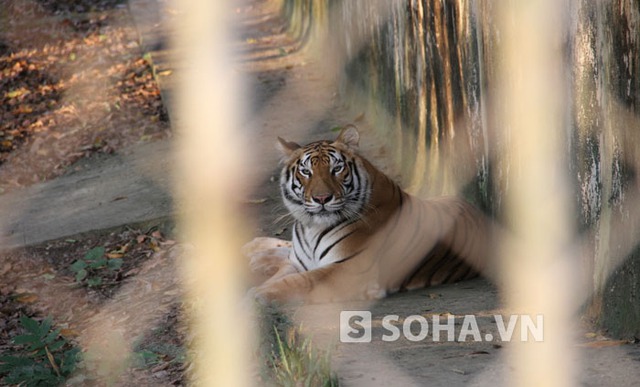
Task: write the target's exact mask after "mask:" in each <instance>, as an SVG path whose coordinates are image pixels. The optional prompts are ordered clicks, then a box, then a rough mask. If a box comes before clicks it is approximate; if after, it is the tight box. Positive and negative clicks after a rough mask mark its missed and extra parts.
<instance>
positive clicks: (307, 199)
mask: <svg viewBox="0 0 640 387" xmlns="http://www.w3.org/2000/svg"><path fill="white" fill-rule="evenodd" d="M279 140H280V146H281V149H282V151H283V153H285V156H286V157H287V158H288V160H287V161H286V162H285V166H284V168H283V169H282V173H281V175H280V188H281V191H282V196H283V200H284V203H285V205H286V206H287V208H288V209H289V211H290V212H291V214H292V215H293V216H294V217H295V218H296V219H297V220H298V221H300V222H302V223H304V224H307V225H334V224H337V223H339V222H341V221H343V220H345V219H353V218H357V217H358V216H359V214H360V213H361V211H362V208H363V206H364V204H365V203H366V199H367V197H368V193H367V192H366V191H367V186H368V184H367V175H366V171H365V169H364V168H363V167H362V165H361V161H360V159H359V158H358V156H357V155H356V154H355V153H354V148H355V147H357V143H358V134H357V130H356V129H355V127H353V126H350V127H347V128H345V129H343V131H342V133H341V134H340V136H338V139H337V140H336V141H334V142H330V141H318V142H314V143H311V144H308V145H306V146H304V147H301V146H299V145H297V144H295V143H291V142H287V141H285V140H282V139H279Z"/></svg>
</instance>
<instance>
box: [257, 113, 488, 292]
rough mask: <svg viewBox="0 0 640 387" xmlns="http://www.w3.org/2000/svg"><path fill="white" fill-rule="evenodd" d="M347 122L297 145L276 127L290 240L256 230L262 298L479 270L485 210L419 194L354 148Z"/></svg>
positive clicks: (420, 282) (413, 282)
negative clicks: (326, 136) (325, 136)
mask: <svg viewBox="0 0 640 387" xmlns="http://www.w3.org/2000/svg"><path fill="white" fill-rule="evenodd" d="M359 140H360V134H359V131H358V129H357V128H356V127H355V126H354V125H351V124H349V125H347V126H345V127H344V128H343V129H342V130H341V132H340V134H339V135H338V137H337V138H336V139H335V140H334V141H330V140H323V141H316V142H312V143H310V144H308V145H305V146H300V145H298V144H297V143H295V142H289V141H287V140H284V139H282V138H280V137H278V144H277V145H278V148H279V149H280V151H281V153H282V162H283V164H284V165H283V167H282V171H281V173H280V181H279V183H280V191H281V196H282V200H283V202H284V205H285V206H286V208H287V209H288V211H289V213H290V214H291V216H292V217H293V219H294V223H293V225H292V229H291V233H292V240H291V242H288V241H284V240H279V239H275V238H256V239H255V240H254V241H253V242H251V243H249V244H248V245H247V246H245V254H247V255H249V256H250V258H251V268H252V269H253V270H254V271H257V272H261V273H262V274H264V275H265V277H267V278H268V279H266V281H264V283H262V284H261V285H259V286H257V287H255V288H253V289H252V290H251V293H252V295H253V297H255V298H257V299H258V300H259V301H261V302H267V303H270V302H293V301H301V302H309V303H317V302H336V301H346V300H362V299H365V300H366V299H369V300H371V299H379V298H382V297H385V296H387V295H389V294H392V293H396V292H401V291H407V290H412V289H417V288H423V287H428V286H434V285H439V284H446V283H452V282H456V281H460V280H466V279H471V278H473V277H476V276H477V275H478V274H479V272H480V271H482V270H483V268H484V267H485V265H486V256H487V254H488V247H489V246H488V244H489V240H490V237H489V236H488V235H486V232H487V231H488V230H489V227H488V225H487V221H486V219H485V216H484V215H483V214H482V213H481V212H480V211H479V210H478V209H477V208H475V207H474V206H472V205H471V204H469V203H467V202H466V201H464V200H462V199H460V198H458V197H436V198H430V199H426V200H423V199H419V198H417V197H415V196H412V195H410V194H408V193H406V192H405V191H403V190H402V189H401V188H400V186H399V185H398V184H397V183H395V182H394V181H393V180H392V179H391V178H389V177H388V176H386V175H385V174H384V173H382V172H381V171H380V170H379V169H378V168H376V167H375V166H374V165H373V164H372V163H371V162H369V161H368V160H367V159H366V158H364V157H363V156H361V155H360V154H359V153H358V145H359Z"/></svg>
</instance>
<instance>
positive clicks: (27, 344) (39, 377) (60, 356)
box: [0, 316, 80, 387]
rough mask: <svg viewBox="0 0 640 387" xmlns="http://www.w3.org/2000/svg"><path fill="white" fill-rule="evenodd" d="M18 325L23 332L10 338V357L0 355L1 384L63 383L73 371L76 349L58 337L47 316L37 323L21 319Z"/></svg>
mask: <svg viewBox="0 0 640 387" xmlns="http://www.w3.org/2000/svg"><path fill="white" fill-rule="evenodd" d="M20 323H21V325H22V327H23V328H24V330H25V331H26V333H25V334H22V335H18V336H16V337H15V338H14V339H13V343H14V344H16V346H17V348H16V350H15V351H14V354H13V355H2V356H0V377H1V378H2V379H1V381H2V384H3V385H4V384H11V385H13V384H15V385H20V386H34V387H35V386H56V385H59V384H61V383H62V382H64V381H65V380H66V378H67V377H68V376H69V375H70V374H71V373H72V372H73V371H74V370H75V368H76V365H77V362H78V360H79V353H80V350H79V349H78V348H76V347H73V346H72V345H71V343H69V342H68V341H67V340H66V339H65V338H64V337H62V336H60V329H53V327H52V326H53V322H52V320H51V317H47V318H45V319H44V320H42V322H41V323H38V322H37V321H36V320H34V319H32V318H30V317H27V316H21V317H20Z"/></svg>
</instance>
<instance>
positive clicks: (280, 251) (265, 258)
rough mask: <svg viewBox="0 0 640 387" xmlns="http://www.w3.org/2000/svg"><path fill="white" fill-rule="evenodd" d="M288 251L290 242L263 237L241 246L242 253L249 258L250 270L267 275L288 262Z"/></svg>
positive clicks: (269, 275) (275, 271) (270, 274)
mask: <svg viewBox="0 0 640 387" xmlns="http://www.w3.org/2000/svg"><path fill="white" fill-rule="evenodd" d="M290 251H291V242H289V241H285V240H282V239H276V238H265V237H260V238H255V239H253V240H252V241H251V242H249V243H247V244H246V245H244V247H243V248H242V253H243V254H244V255H245V256H247V257H248V258H249V259H250V261H249V266H250V267H251V271H253V272H254V273H261V274H263V275H266V276H268V277H271V276H272V275H274V274H275V273H277V272H278V270H280V269H281V268H282V267H283V266H284V265H288V264H289V252H290Z"/></svg>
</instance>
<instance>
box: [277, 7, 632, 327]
mask: <svg viewBox="0 0 640 387" xmlns="http://www.w3.org/2000/svg"><path fill="white" fill-rule="evenodd" d="M558 4H559V9H558V12H559V13H560V14H561V15H564V20H565V24H566V26H565V27H564V30H565V33H564V38H563V41H562V42H559V47H560V49H561V50H562V53H563V56H564V58H565V61H566V69H567V71H566V82H565V84H562V85H558V92H561V93H563V94H564V95H566V96H567V98H566V99H567V101H568V103H567V107H566V125H565V127H566V149H567V155H568V157H567V164H568V165H567V166H566V168H567V170H568V171H569V175H570V176H572V178H573V181H571V182H570V184H571V185H572V186H573V187H574V192H575V208H576V211H575V213H576V228H577V230H578V233H579V235H578V236H577V239H578V240H583V241H585V242H584V243H582V244H581V247H580V250H579V251H578V252H579V254H580V255H581V259H580V264H581V265H583V266H584V267H586V268H587V269H588V270H587V271H588V273H589V276H588V277H589V278H588V281H589V283H590V287H591V288H592V289H593V295H592V296H591V297H590V298H589V299H588V300H587V301H585V313H587V314H588V315H589V316H592V317H594V318H595V319H597V321H599V323H600V324H601V326H602V327H604V328H607V329H609V330H610V331H611V332H612V333H613V334H614V335H617V336H621V337H630V336H633V335H635V336H636V337H640V245H639V241H640V177H639V176H638V174H639V173H640V117H639V116H638V113H637V112H638V109H639V108H640V106H638V105H639V103H640V64H639V63H638V62H639V61H640V50H639V47H638V45H639V44H640V1H638V0H626V1H625V0H618V1H596V2H594V1H589V0H582V1H573V2H567V3H558ZM493 7H494V4H493V3H492V2H480V1H464V0H458V1H441V0H388V1H373V0H315V1H314V0H284V6H283V10H285V12H286V13H287V15H288V16H289V17H290V20H291V27H292V30H294V31H296V33H298V34H299V35H300V36H305V38H308V39H310V42H309V50H315V51H320V52H321V53H322V56H328V57H330V58H332V59H331V62H332V63H331V66H334V67H333V68H335V69H336V74H337V76H338V78H339V81H340V82H339V84H340V85H341V95H342V97H343V99H344V100H345V101H348V103H350V104H353V105H354V106H355V107H356V108H357V109H362V110H363V111H364V112H365V115H366V120H367V122H368V123H370V124H371V126H373V127H375V128H376V129H377V130H378V131H379V133H378V134H379V135H380V136H381V138H384V139H386V140H388V143H389V144H391V146H390V148H391V149H392V151H393V158H394V161H395V162H396V163H397V168H398V171H399V174H400V176H401V179H402V183H403V185H404V186H405V187H408V189H410V190H411V191H413V192H414V193H417V194H419V195H425V196H427V195H440V194H453V193H462V194H463V195H464V196H465V197H466V198H467V199H469V200H470V201H472V202H474V203H475V204H477V205H478V206H479V207H481V208H483V209H484V210H485V211H486V212H488V213H491V214H492V215H494V216H496V217H498V218H501V217H503V216H504V214H503V211H502V210H503V203H502V201H503V197H504V196H505V192H506V190H508V185H507V179H508V177H509V175H510V174H513V173H516V172H514V171H513V170H512V169H513V168H511V166H510V165H508V163H507V162H506V161H504V159H503V158H501V157H499V156H500V154H501V153H502V150H503V149H505V147H508V146H509V141H508V136H506V137H504V136H502V137H500V136H497V135H496V133H497V132H498V130H501V129H502V128H501V127H500V122H499V118H498V117H499V116H500V114H498V113H499V109H500V101H499V100H497V98H495V97H494V96H493V91H494V88H495V85H496V80H497V79H498V77H499V76H500V74H499V72H498V66H497V65H496V63H497V62H498V61H499V60H500V58H499V54H498V53H499V50H498V49H497V48H499V45H500V31H499V30H498V27H496V26H497V25H498V23H495V20H494V18H495V14H496V12H495V10H494V9H493ZM505 138H506V139H505ZM503 220H505V221H506V223H508V219H503ZM559 291H561V290H559Z"/></svg>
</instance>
